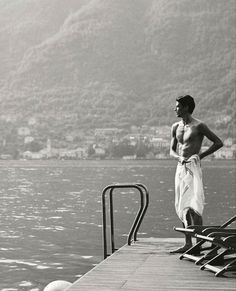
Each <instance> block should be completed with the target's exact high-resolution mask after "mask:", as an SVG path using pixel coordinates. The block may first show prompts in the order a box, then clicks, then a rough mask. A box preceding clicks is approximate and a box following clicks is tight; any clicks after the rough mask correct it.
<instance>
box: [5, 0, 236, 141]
mask: <svg viewBox="0 0 236 291" xmlns="http://www.w3.org/2000/svg"><path fill="white" fill-rule="evenodd" d="M235 12H236V1H235V0H198V1H192V0H178V1H175V0H119V1H118V0H90V1H88V0H87V1H86V0H84V1H82V0H80V1H79V0H74V1H73V0H50V1H49V0H40V1H37V0H17V1H7V0H0V25H1V33H0V43H1V44H3V49H2V50H1V52H0V55H1V60H3V61H2V66H1V69H0V76H1V83H0V85H1V89H0V100H1V105H0V113H1V116H2V119H4V120H6V119H7V120H9V117H10V120H12V122H13V123H15V124H16V125H19V124H26V123H27V121H28V119H29V118H31V117H35V118H36V119H37V120H39V121H40V122H39V124H38V126H39V127H40V129H41V130H43V129H42V128H43V127H45V131H46V132H50V127H52V128H57V130H58V132H61V133H62V132H67V133H70V132H74V131H76V130H79V129H89V128H95V127H113V126H117V127H120V128H122V127H129V126H130V125H142V124H147V125H160V124H171V123H172V122H173V121H174V120H175V115H174V114H173V110H172V109H173V107H174V106H175V98H176V97H177V96H179V95H181V94H191V95H192V96H194V97H195V99H196V103H197V108H196V116H198V117H199V118H201V119H203V120H205V121H206V122H208V123H209V124H210V125H211V126H212V127H213V128H214V129H215V130H217V131H219V132H220V133H221V134H222V135H224V136H225V137H227V136H233V130H234V122H235V76H236V67H235V32H236V28H235V27H236V26H235V24H236V23H235V22H236V16H235ZM13 116H14V118H13ZM11 117H12V118H11ZM59 129H60V130H59Z"/></svg>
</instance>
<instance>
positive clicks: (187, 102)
mask: <svg viewBox="0 0 236 291" xmlns="http://www.w3.org/2000/svg"><path fill="white" fill-rule="evenodd" d="M176 101H178V102H179V103H180V104H181V105H183V106H184V107H186V106H188V112H189V113H190V114H192V113H193V110H194V108H195V102H194V99H193V97H192V96H190V95H185V96H179V97H177V98H176Z"/></svg>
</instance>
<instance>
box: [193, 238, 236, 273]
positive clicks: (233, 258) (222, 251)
mask: <svg viewBox="0 0 236 291" xmlns="http://www.w3.org/2000/svg"><path fill="white" fill-rule="evenodd" d="M195 236H196V237H197V238H199V239H201V240H203V241H206V242H210V243H212V244H213V245H215V246H216V248H217V250H218V251H219V253H218V254H216V255H215V256H213V258H211V259H210V260H208V261H207V262H206V263H205V264H203V265H202V266H201V268H200V269H201V270H205V269H206V270H210V271H213V272H214V273H215V276H216V277H218V276H221V275H223V274H224V273H225V272H228V271H236V233H234V234H233V233H232V234H231V235H229V233H225V232H222V233H220V232H216V233H211V234H210V235H208V236H204V235H199V234H196V235H195Z"/></svg>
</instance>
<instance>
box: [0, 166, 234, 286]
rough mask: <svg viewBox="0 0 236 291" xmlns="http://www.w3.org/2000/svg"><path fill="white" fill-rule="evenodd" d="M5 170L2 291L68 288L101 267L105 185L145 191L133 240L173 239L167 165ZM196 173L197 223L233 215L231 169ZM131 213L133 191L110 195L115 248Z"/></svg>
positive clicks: (135, 203) (0, 211) (135, 202)
mask: <svg viewBox="0 0 236 291" xmlns="http://www.w3.org/2000/svg"><path fill="white" fill-rule="evenodd" d="M4 163H5V164H1V166H0V174H1V184H0V239H1V247H0V289H1V290H8V291H9V290H34V291H39V290H42V289H43V287H44V286H45V285H46V284H47V283H49V282H50V281H53V280H59V279H62V280H67V281H71V282H73V281H75V280H76V279H77V278H79V277H80V276H81V275H82V274H84V273H85V272H87V271H88V270H89V269H90V268H91V267H93V266H94V265H96V264H97V263H98V262H100V261H101V260H102V229H101V228H102V219H101V192H102V189H103V188H104V187H105V186H106V185H108V184H112V183H125V182H130V183H132V182H140V183H143V184H145V185H147V187H148V189H149V191H150V207H149V209H148V212H147V216H146V217H145V220H144V222H143V226H142V228H141V229H140V234H139V235H140V236H146V237H150V236H156V237H171V236H172V237H174V236H179V235H178V234H176V233H174V232H173V231H172V228H173V226H174V225H176V223H179V222H177V221H178V220H177V219H176V215H175V212H174V206H173V202H174V185H173V182H174V172H175V162H173V161H150V162H147V161H136V162H129V163H125V162H124V163H122V162H118V163H116V162H114V161H110V162H109V161H108V162H92V161H84V162H82V163H81V164H80V162H76V163H75V162H66V163H63V162H60V161H58V162H55V161H54V162H37V164H36V165H34V163H35V162H27V163H25V164H23V163H22V162H20V161H19V162H18V164H17V162H15V163H16V164H15V165H14V166H12V165H11V166H9V164H7V162H4ZM203 174H204V180H205V193H206V201H207V205H206V209H205V213H204V220H205V221H206V222H207V223H210V222H214V224H218V223H220V222H221V221H222V217H224V219H226V218H227V217H229V216H232V215H233V214H234V213H235V208H236V207H235V198H234V193H235V166H234V163H233V162H232V163H229V162H227V163H226V162H225V166H224V165H222V162H219V163H218V164H217V163H216V165H215V167H212V166H210V167H208V165H207V163H206V165H205V168H204V173H203ZM138 208H139V195H137V193H136V192H135V191H134V190H130V189H129V190H128V191H124V189H123V190H121V191H120V192H119V193H117V194H116V193H115V195H114V213H115V228H116V243H117V245H116V246H117V247H119V246H121V245H123V244H124V243H125V242H126V238H127V233H128V231H129V228H130V226H131V224H132V222H133V219H134V216H135V215H136V211H137V209H138ZM216 209H220V211H215V210H216ZM217 215H218V216H217Z"/></svg>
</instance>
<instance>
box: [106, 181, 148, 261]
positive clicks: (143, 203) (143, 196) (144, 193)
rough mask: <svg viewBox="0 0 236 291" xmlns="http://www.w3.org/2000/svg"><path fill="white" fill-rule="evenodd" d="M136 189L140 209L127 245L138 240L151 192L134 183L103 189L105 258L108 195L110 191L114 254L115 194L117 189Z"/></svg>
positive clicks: (112, 249)
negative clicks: (138, 195)
mask: <svg viewBox="0 0 236 291" xmlns="http://www.w3.org/2000/svg"><path fill="white" fill-rule="evenodd" d="M124 188H126V189H132V188H133V189H136V190H138V192H139V194H140V207H139V210H138V212H137V214H136V217H135V219H134V222H133V224H132V226H131V229H130V231H129V234H128V237H127V244H128V245H131V242H132V240H134V241H136V240H137V233H138V230H139V228H140V226H141V223H142V221H143V218H144V216H145V213H146V211H147V208H148V204H149V192H148V189H147V187H146V186H145V185H143V184H141V183H133V184H113V185H108V186H107V187H105V188H104V189H103V192H102V217H103V250H104V258H106V257H107V256H108V252H107V220H106V194H107V193H108V191H109V206H110V224H111V227H110V229H111V233H110V239H111V251H112V253H114V252H115V251H116V248H115V230H114V213H113V194H114V190H115V189H124Z"/></svg>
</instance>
